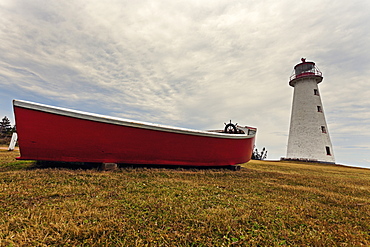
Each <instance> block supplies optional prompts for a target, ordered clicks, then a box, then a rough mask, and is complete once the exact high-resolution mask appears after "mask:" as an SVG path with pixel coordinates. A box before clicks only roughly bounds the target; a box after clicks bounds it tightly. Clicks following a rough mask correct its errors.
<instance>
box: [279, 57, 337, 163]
mask: <svg viewBox="0 0 370 247" xmlns="http://www.w3.org/2000/svg"><path fill="white" fill-rule="evenodd" d="M301 61H302V62H301V63H299V64H297V65H296V66H295V67H294V71H293V74H292V76H291V77H290V81H289V85H290V86H292V87H294V95H293V105H292V115H291V120H290V129H289V139H288V150H287V156H286V159H288V160H289V159H293V160H306V161H320V162H328V163H335V159H334V154H333V147H332V144H331V141H330V136H329V131H328V126H327V124H326V121H325V115H324V108H323V106H322V102H321V97H320V91H319V87H318V84H319V83H320V82H321V81H322V79H323V77H322V73H321V71H320V70H319V69H318V68H317V67H316V66H315V63H314V62H306V59H305V58H302V59H301Z"/></svg>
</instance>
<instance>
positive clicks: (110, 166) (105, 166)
mask: <svg viewBox="0 0 370 247" xmlns="http://www.w3.org/2000/svg"><path fill="white" fill-rule="evenodd" d="M117 168H118V165H117V164H116V163H103V164H102V165H101V169H102V170H103V171H113V170H116V169H117Z"/></svg>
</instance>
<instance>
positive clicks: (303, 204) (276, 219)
mask: <svg viewBox="0 0 370 247" xmlns="http://www.w3.org/2000/svg"><path fill="white" fill-rule="evenodd" d="M10 153H12V154H11V155H10ZM17 155H18V156H19V153H18V154H17V152H16V151H15V152H8V151H1V152H0V157H1V163H0V246H281V245H283V246H297V245H299V246H361V245H365V246H366V245H370V235H369V234H370V192H369V191H370V170H368V169H358V168H349V167H341V166H334V165H322V164H304V163H288V162H287V163H283V162H263V161H252V162H249V163H246V164H244V165H243V168H242V169H241V170H240V171H237V172H235V171H230V170H224V169H220V170H196V169H147V168H137V169H133V168H120V169H118V170H116V171H114V172H103V171H98V170H96V169H65V168H58V169H56V168H37V166H35V163H34V162H28V163H27V162H26V163H24V161H22V162H20V161H15V160H13V159H14V157H16V156H17ZM5 156H6V157H7V158H5ZM14 162H19V163H14ZM9 164H11V165H9ZM35 167H36V168H35Z"/></svg>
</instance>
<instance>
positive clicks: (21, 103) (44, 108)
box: [13, 99, 256, 139]
mask: <svg viewBox="0 0 370 247" xmlns="http://www.w3.org/2000/svg"><path fill="white" fill-rule="evenodd" d="M13 106H14V107H21V108H26V109H30V110H35V111H41V112H45V113H51V114H56V115H61V116H66V117H72V118H77V119H83V120H88V121H94V122H100V123H107V124H114V125H120V126H126V127H133V128H141V129H148V130H154V131H163V132H170V133H177V134H185V135H196V136H206V137H215V138H226V139H249V138H253V137H255V133H254V134H251V135H248V134H245V133H244V134H229V133H219V132H212V131H203V130H194V129H187V128H181V127H174V126H167V125H161V124H154V123H149V122H143V121H136V120H131V119H124V118H118V117H112V116H106V115H101V114H96V113H89V112H84V111H79V110H72V109H67V108H62V107H56V106H50V105H45V104H40V103H35V102H30V101H26V100H16V99H15V100H13ZM250 129H251V130H256V129H255V128H250Z"/></svg>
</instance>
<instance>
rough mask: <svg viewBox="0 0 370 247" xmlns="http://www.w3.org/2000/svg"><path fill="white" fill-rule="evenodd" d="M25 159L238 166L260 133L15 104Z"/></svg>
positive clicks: (18, 102)
mask: <svg viewBox="0 0 370 247" xmlns="http://www.w3.org/2000/svg"><path fill="white" fill-rule="evenodd" d="M13 107H14V114H15V121H16V125H17V133H18V144H19V148H20V153H21V156H20V157H19V158H18V159H21V160H42V161H62V162H93V163H116V164H146V165H175V166H211V167H215V166H235V165H237V164H241V163H245V162H248V161H249V160H250V158H251V156H252V151H253V147H254V141H255V135H256V129H255V128H251V127H240V126H236V125H233V124H232V123H231V121H230V123H229V124H227V125H226V126H225V129H224V130H220V131H200V130H191V129H185V128H177V127H170V126H164V125H159V124H152V123H145V122H139V121H132V120H127V119H122V118H116V117H108V116H103V115H98V114H92V113H86V112H81V111H75V110H70V109H64V108H60V107H53V106H48V105H43V104H38V103H33V102H28V101H22V100H14V101H13Z"/></svg>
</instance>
